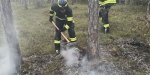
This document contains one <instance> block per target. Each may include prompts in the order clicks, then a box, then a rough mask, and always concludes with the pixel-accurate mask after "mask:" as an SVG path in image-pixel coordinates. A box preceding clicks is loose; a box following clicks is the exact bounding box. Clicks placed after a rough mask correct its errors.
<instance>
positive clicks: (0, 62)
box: [0, 46, 20, 75]
mask: <svg viewBox="0 0 150 75" xmlns="http://www.w3.org/2000/svg"><path fill="white" fill-rule="evenodd" d="M18 65H20V60H19V55H18V54H17V53H16V52H15V51H14V50H13V49H9V48H8V47H7V46H4V47H0V75H14V74H15V73H16V72H17V66H18Z"/></svg>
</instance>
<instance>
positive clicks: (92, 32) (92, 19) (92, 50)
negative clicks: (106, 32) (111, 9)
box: [87, 0, 99, 60]
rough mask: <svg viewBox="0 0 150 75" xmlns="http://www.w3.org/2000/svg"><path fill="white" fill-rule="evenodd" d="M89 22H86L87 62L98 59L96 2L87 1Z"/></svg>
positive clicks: (93, 0)
mask: <svg viewBox="0 0 150 75" xmlns="http://www.w3.org/2000/svg"><path fill="white" fill-rule="evenodd" d="M88 12H89V20H88V48H87V49H88V50H87V54H88V60H91V59H94V58H99V51H98V46H99V45H98V43H99V42H98V36H99V35H98V24H99V18H98V16H99V15H98V0H89V4H88Z"/></svg>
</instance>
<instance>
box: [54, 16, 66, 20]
mask: <svg viewBox="0 0 150 75" xmlns="http://www.w3.org/2000/svg"><path fill="white" fill-rule="evenodd" d="M56 18H57V19H59V20H66V19H62V18H59V17H58V16H56Z"/></svg>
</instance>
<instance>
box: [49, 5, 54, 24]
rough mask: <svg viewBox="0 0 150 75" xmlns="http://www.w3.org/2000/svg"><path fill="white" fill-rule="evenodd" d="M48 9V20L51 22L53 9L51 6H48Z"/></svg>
mask: <svg viewBox="0 0 150 75" xmlns="http://www.w3.org/2000/svg"><path fill="white" fill-rule="evenodd" d="M49 10H50V12H49V13H50V14H49V21H50V22H52V21H53V16H54V11H53V9H52V7H50V9H49Z"/></svg>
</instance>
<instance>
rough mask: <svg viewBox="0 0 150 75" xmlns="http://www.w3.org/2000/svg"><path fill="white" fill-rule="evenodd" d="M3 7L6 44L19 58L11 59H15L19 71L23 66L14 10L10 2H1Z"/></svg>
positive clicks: (8, 0)
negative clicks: (14, 20)
mask: <svg viewBox="0 0 150 75" xmlns="http://www.w3.org/2000/svg"><path fill="white" fill-rule="evenodd" d="M0 5H1V6H0V7H1V19H2V25H3V28H4V32H5V38H6V42H7V44H8V47H9V50H11V52H14V53H15V56H17V57H10V59H13V58H14V63H15V65H16V66H15V69H16V70H19V69H20V65H21V55H20V48H19V41H18V38H17V34H16V31H15V26H14V22H13V16H12V9H11V3H10V0H0ZM11 75H12V74H11Z"/></svg>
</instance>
